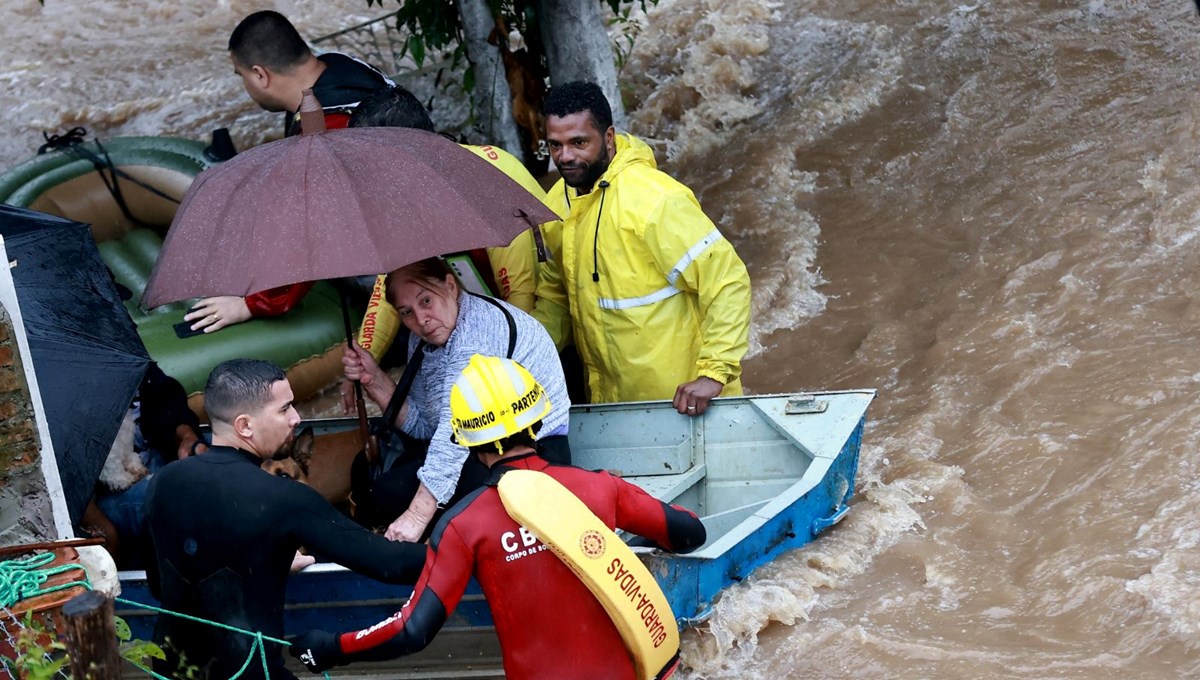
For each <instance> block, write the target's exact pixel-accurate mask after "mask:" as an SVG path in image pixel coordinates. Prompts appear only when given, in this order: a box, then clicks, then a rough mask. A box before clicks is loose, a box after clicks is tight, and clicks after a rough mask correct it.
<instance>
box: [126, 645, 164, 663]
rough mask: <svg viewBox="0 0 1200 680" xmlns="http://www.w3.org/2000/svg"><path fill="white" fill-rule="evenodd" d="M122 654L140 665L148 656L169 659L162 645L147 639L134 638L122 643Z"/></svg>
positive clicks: (161, 659) (162, 659)
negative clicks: (124, 643) (129, 641)
mask: <svg viewBox="0 0 1200 680" xmlns="http://www.w3.org/2000/svg"><path fill="white" fill-rule="evenodd" d="M121 656H122V657H123V658H125V659H128V660H129V661H131V662H133V663H135V664H137V665H139V666H140V665H142V662H143V661H144V660H145V659H146V658H147V657H149V658H151V659H158V660H160V661H166V659H167V654H166V652H164V651H163V650H162V647H159V646H158V645H156V644H154V643H153V642H146V641H145V640H134V641H133V642H131V643H129V644H126V645H121Z"/></svg>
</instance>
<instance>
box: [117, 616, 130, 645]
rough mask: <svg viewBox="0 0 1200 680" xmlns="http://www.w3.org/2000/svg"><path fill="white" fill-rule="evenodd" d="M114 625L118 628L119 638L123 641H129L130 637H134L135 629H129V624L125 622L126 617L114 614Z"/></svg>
mask: <svg viewBox="0 0 1200 680" xmlns="http://www.w3.org/2000/svg"><path fill="white" fill-rule="evenodd" d="M113 625H114V626H115V627H116V629H117V639H118V640H120V641H121V642H129V639H130V638H132V637H133V631H131V630H129V624H128V623H125V619H123V618H121V617H119V616H114V617H113Z"/></svg>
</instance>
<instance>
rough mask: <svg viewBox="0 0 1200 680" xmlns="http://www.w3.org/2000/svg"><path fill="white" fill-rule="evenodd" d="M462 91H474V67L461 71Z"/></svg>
mask: <svg viewBox="0 0 1200 680" xmlns="http://www.w3.org/2000/svg"><path fill="white" fill-rule="evenodd" d="M463 89H464V90H466V91H467V92H474V91H475V67H474V66H468V67H467V70H466V71H463Z"/></svg>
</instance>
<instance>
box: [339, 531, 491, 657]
mask: <svg viewBox="0 0 1200 680" xmlns="http://www.w3.org/2000/svg"><path fill="white" fill-rule="evenodd" d="M473 569H474V554H473V552H472V551H471V549H470V548H469V547H468V546H467V545H466V543H464V542H463V540H462V537H461V536H460V535H459V533H458V532H457V531H456V530H455V529H454V527H453V525H447V526H446V529H445V531H444V532H442V535H441V538H440V540H437V541H436V542H432V543H431V544H430V547H429V549H428V553H427V557H426V559H425V569H424V571H423V572H422V573H421V579H420V581H418V582H417V586H416V588H414V589H413V596H412V598H410V599H409V601H408V602H407V603H405V605H404V607H403V608H402V609H401V610H400V611H399V612H396V614H394V615H393V616H391V617H390V618H387V619H385V620H383V621H381V622H379V623H377V624H375V625H374V626H371V627H370V628H366V629H363V630H359V631H351V632H348V633H343V634H341V635H339V636H338V645H339V647H340V649H341V653H342V662H343V663H349V662H352V661H380V660H383V659H394V658H396V657H398V656H404V655H406V654H412V653H414V652H419V651H421V650H422V649H424V648H425V647H426V646H427V645H428V644H429V642H430V641H431V640H432V639H433V636H434V635H436V634H437V632H438V631H439V630H441V628H442V626H443V625H444V624H445V623H446V619H447V617H449V616H450V614H451V613H453V612H454V609H455V607H457V606H458V603H459V601H460V600H461V599H462V596H463V593H464V592H465V591H466V589H467V583H468V582H469V581H470V579H471V573H472V571H473Z"/></svg>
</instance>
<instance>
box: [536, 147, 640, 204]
mask: <svg viewBox="0 0 1200 680" xmlns="http://www.w3.org/2000/svg"><path fill="white" fill-rule="evenodd" d="M616 146H617V153H616V155H615V156H613V157H612V158H611V159H609V163H608V169H607V170H605V171H604V174H603V175H600V179H598V180H596V184H595V186H593V187H592V190H591V191H589V192H588V193H587V194H580V193H579V190H578V189H572V188H570V187H568V186H567V185H566V183H565V182H563V188H564V189H565V190H566V191H567V192H568V193H567V200H568V201H570V200H573V199H575V198H578V197H580V196H587V195H589V194H592V193H595V192H596V190H597V188H598V187H599V186H600V183H601V182H608V183H609V184H612V183H613V180H615V179H616V177H617V176H618V175H620V174H621V173H622V172H624V171H625V170H627V169H628V168H631V167H635V166H642V167H645V168H648V169H650V170H657V169H658V162H657V161H655V160H654V150H653V149H651V148H650V146H649V145H648V144H646V143H645V142H643V141H642V140H640V139H638V138H637V137H634V136H633V135H630V134H626V133H623V132H622V133H618V134H617V136H616ZM559 181H560V182H562V180H559Z"/></svg>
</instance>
